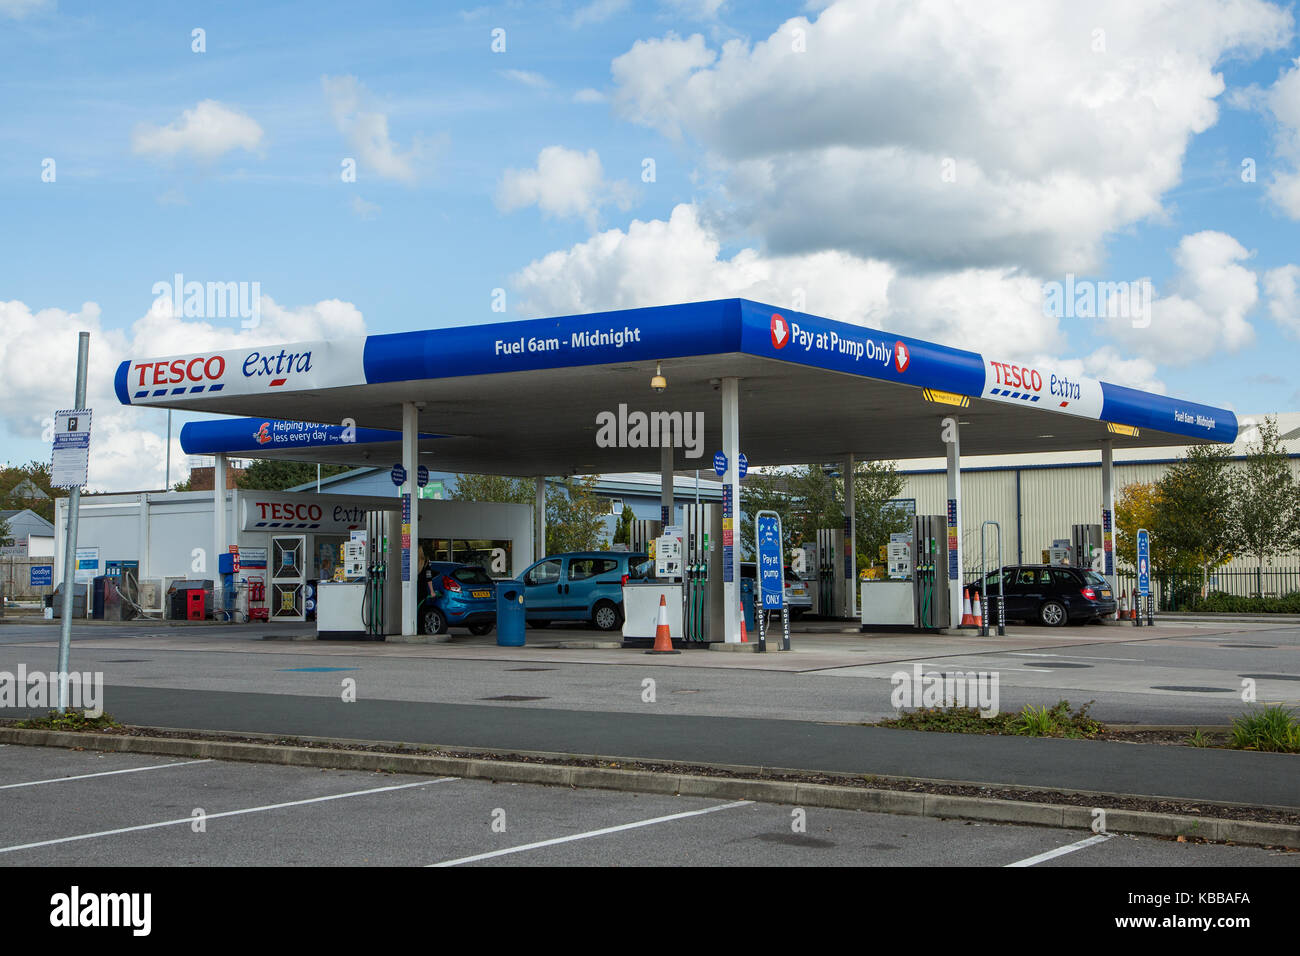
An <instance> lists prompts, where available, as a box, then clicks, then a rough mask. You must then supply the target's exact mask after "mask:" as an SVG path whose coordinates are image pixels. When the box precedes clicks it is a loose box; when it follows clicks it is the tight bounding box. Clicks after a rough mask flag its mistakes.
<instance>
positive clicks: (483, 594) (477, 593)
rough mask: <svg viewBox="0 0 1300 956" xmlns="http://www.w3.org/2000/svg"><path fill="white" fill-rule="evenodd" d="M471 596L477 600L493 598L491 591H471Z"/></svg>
mask: <svg viewBox="0 0 1300 956" xmlns="http://www.w3.org/2000/svg"><path fill="white" fill-rule="evenodd" d="M470 594H471V595H472V596H474V597H476V598H490V597H491V596H492V592H491V591H471V592H470Z"/></svg>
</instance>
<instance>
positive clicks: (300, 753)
mask: <svg viewBox="0 0 1300 956" xmlns="http://www.w3.org/2000/svg"><path fill="white" fill-rule="evenodd" d="M0 743H8V744H18V745H25V746H36V747H63V748H68V749H74V750H75V749H81V750H98V751H111V752H116V753H143V754H161V755H165V756H175V757H189V758H200V759H201V758H208V759H212V760H234V761H241V762H249V763H266V764H279V765H283V766H293V767H309V768H313V769H321V770H357V771H366V772H379V773H410V774H427V775H430V776H446V777H463V778H469V779H478V780H491V781H494V782H504V783H527V784H540V785H545V786H559V787H573V788H578V787H581V788H588V789H597V790H618V791H627V792H636V793H653V794H679V795H682V796H694V797H708V798H715V799H722V800H753V801H757V802H761V803H781V804H790V805H795V806H802V807H822V808H826V809H834V810H860V811H865V812H874V813H894V814H902V815H907V816H923V817H934V818H939V819H952V820H975V821H981V822H989V823H1013V824H1022V825H1029V826H1045V827H1055V828H1064V829H1077V830H1090V829H1091V827H1092V825H1093V812H1092V808H1090V807H1080V806H1074V805H1061V804H1048V803H1032V802H1027V801H1019V800H998V799H995V798H992V797H967V796H955V795H947V794H932V793H917V792H912V791H902V790H875V789H871V788H863V787H848V786H835V785H833V784H822V783H799V782H794V781H782V780H752V779H740V778H736V777H711V776H701V775H692V774H675V773H664V772H659V771H649V770H632V769H623V768H619V767H577V766H565V765H557V764H538V763H523V762H513V761H507V760H488V759H482V758H475V757H448V756H438V755H433V754H391V753H376V752H374V751H361V750H328V749H320V748H311V747H293V746H285V745H280V744H261V743H244V742H234V741H218V740H192V739H185V738H173V737H127V736H116V735H111V734H85V733H75V732H67V731H54V730H25V729H20V728H16V727H0ZM1105 819H1106V832H1110V833H1127V834H1134V835H1143V836H1159V837H1179V836H1183V837H1188V838H1193V839H1194V838H1198V837H1199V838H1204V839H1206V840H1215V841H1219V842H1231V843H1249V844H1258V845H1262V846H1283V847H1287V848H1288V849H1300V826H1288V825H1285V824H1271V823H1256V822H1253V821H1247V820H1225V819H1221V818H1217V817H1190V816H1181V815H1177V814H1169V813H1156V812H1150V811H1137V810H1117V809H1107V810H1106V817H1105Z"/></svg>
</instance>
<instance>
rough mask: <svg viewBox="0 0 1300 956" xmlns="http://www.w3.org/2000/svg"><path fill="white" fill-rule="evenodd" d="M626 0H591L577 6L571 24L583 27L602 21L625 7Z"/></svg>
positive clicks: (620, 11)
mask: <svg viewBox="0 0 1300 956" xmlns="http://www.w3.org/2000/svg"><path fill="white" fill-rule="evenodd" d="M627 3H628V0H592V2H591V3H588V4H585V5H583V6H581V7H579V8H578V9H577V10H575V11H574V13H573V25H574V26H575V27H584V26H586V25H587V24H589V23H604V22H605V21H606V20H608V19H609V18H610V17H613V16H615V15H616V14H619V13H622V12H623V10H624V9H626V8H627Z"/></svg>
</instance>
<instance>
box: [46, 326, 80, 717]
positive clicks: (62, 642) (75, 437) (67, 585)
mask: <svg viewBox="0 0 1300 956" xmlns="http://www.w3.org/2000/svg"><path fill="white" fill-rule="evenodd" d="M89 356H90V333H89V332H82V333H81V334H80V335H79V336H78V339H77V395H76V403H75V404H76V408H75V409H73V410H71V411H62V412H55V414H54V449H53V453H52V456H51V461H50V479H51V480H50V484H51V485H53V486H55V487H58V488H69V489H71V490H70V491H69V493H68V518H67V528H66V534H65V537H64V540H63V621H62V622H61V627H60V628H59V671H58V673H59V710H60V711H66V710H67V709H68V667H69V664H68V657H69V656H70V653H71V650H72V588H73V583H74V572H75V570H76V564H77V559H76V555H77V517H78V515H79V514H80V509H81V488H82V486H83V485H85V484H86V472H87V469H88V467H89V463H90V410H89V409H88V408H86V407H85V405H86V362H87V360H88V359H89ZM86 604H87V605H89V604H90V588H89V586H87V588H86Z"/></svg>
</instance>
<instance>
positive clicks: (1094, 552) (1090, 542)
mask: <svg viewBox="0 0 1300 956" xmlns="http://www.w3.org/2000/svg"><path fill="white" fill-rule="evenodd" d="M1070 541H1071V545H1072V546H1073V550H1074V566H1075V567H1076V568H1092V569H1093V570H1094V571H1102V570H1104V569H1105V564H1104V562H1105V552H1104V551H1103V550H1102V539H1101V525H1099V524H1076V525H1074V526H1073V527H1072V528H1071V529H1070Z"/></svg>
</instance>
